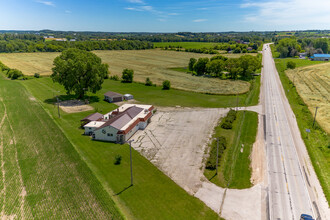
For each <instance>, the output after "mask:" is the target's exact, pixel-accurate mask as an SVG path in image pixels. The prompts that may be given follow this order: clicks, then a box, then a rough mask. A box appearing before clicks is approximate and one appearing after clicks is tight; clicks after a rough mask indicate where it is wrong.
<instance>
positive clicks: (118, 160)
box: [114, 154, 121, 165]
mask: <svg viewBox="0 0 330 220" xmlns="http://www.w3.org/2000/svg"><path fill="white" fill-rule="evenodd" d="M120 163H121V155H119V154H117V155H116V156H115V162H114V164H115V165H119V164H120Z"/></svg>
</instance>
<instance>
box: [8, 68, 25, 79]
mask: <svg viewBox="0 0 330 220" xmlns="http://www.w3.org/2000/svg"><path fill="white" fill-rule="evenodd" d="M21 76H24V75H23V73H22V72H21V71H19V70H17V69H11V70H9V71H8V77H9V78H11V79H13V80H14V79H18V78H19V77H21Z"/></svg>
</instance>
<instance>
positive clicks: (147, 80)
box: [145, 77, 152, 86]
mask: <svg viewBox="0 0 330 220" xmlns="http://www.w3.org/2000/svg"><path fill="white" fill-rule="evenodd" d="M145 85H146V86H152V82H151V80H150V78H149V77H147V78H146V83H145Z"/></svg>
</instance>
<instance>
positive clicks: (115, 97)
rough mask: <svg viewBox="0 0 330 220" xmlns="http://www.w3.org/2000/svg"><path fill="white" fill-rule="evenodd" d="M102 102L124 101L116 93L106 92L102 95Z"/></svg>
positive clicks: (121, 96) (122, 97) (120, 95)
mask: <svg viewBox="0 0 330 220" xmlns="http://www.w3.org/2000/svg"><path fill="white" fill-rule="evenodd" d="M104 100H105V101H107V102H121V101H124V96H123V95H122V94H119V93H116V92H111V91H109V92H107V93H105V94H104Z"/></svg>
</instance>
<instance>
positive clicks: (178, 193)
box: [21, 77, 218, 219]
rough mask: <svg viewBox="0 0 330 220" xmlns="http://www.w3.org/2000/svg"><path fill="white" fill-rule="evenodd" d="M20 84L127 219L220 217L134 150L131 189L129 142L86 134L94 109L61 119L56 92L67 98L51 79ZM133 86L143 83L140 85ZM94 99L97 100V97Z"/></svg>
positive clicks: (102, 106) (99, 106)
mask: <svg viewBox="0 0 330 220" xmlns="http://www.w3.org/2000/svg"><path fill="white" fill-rule="evenodd" d="M106 82H115V81H111V80H107V81H106ZM21 83H22V84H23V85H24V86H25V87H26V88H27V89H28V90H29V91H30V92H31V93H32V94H33V95H34V96H35V97H36V98H37V100H39V101H38V102H39V103H40V104H41V105H42V106H43V107H44V108H45V109H46V111H47V112H48V113H49V114H50V116H51V117H52V118H53V120H55V122H56V123H57V124H58V126H60V128H61V129H62V130H63V131H64V133H65V135H66V136H67V138H68V139H69V140H70V142H71V143H73V145H74V146H75V149H76V150H77V152H78V153H79V155H80V156H81V158H82V159H83V160H84V161H85V162H86V163H87V164H88V166H89V167H90V168H91V170H92V171H93V173H94V174H95V176H96V177H97V178H98V179H99V180H100V182H101V183H102V185H103V187H104V188H105V189H106V190H107V192H108V193H109V194H110V195H113V198H114V201H115V202H116V204H117V205H118V206H119V208H120V210H121V211H122V212H123V214H124V216H125V217H127V218H128V219H218V216H217V214H216V213H215V212H213V211H212V210H211V209H209V208H208V207H207V206H206V205H205V204H204V203H202V202H201V201H200V200H198V199H197V198H194V197H193V196H190V195H189V194H188V193H186V192H185V191H184V190H183V189H182V188H180V187H179V186H178V185H177V184H175V183H174V182H173V181H172V180H171V179H170V178H169V177H167V176H166V175H164V174H163V173H162V172H161V171H159V170H158V169H157V168H156V167H155V166H154V165H152V164H151V163H150V162H149V161H148V160H147V159H145V158H144V157H143V156H141V155H140V154H139V153H138V152H137V151H135V150H133V151H132V156H133V178H134V185H133V186H132V187H130V170H129V166H130V165H129V146H128V145H118V144H113V143H105V142H97V141H92V140H91V139H90V137H87V136H83V135H82V133H83V130H82V129H79V127H80V120H81V119H82V118H84V117H85V116H87V115H89V114H91V113H93V112H94V111H89V112H81V113H74V114H68V113H65V112H63V111H61V118H58V116H57V109H56V108H55V106H54V105H53V104H52V103H51V100H52V99H53V97H54V94H60V95H63V96H64V94H65V92H64V90H63V87H62V86H60V85H59V84H53V83H52V81H51V80H50V79H49V78H47V77H44V78H41V79H31V80H27V81H22V82H21ZM115 83H117V84H118V85H121V86H122V87H125V86H126V84H122V83H120V82H115ZM114 85H116V84H114ZM118 85H117V86H118ZM133 85H137V86H141V87H145V86H144V85H141V84H133ZM110 88H111V87H110ZM152 88H155V87H152ZM56 91H59V93H56ZM160 91H161V90H160ZM180 92H181V91H180ZM102 94H103V91H102V92H101V93H100V94H98V95H99V97H102ZM92 98H93V99H97V97H94V96H92ZM91 105H92V106H93V107H94V108H95V109H96V110H98V111H100V112H103V113H105V112H109V111H111V110H113V109H115V108H116V107H117V106H115V105H114V104H109V103H107V102H105V101H103V100H100V101H99V102H94V103H92V104H91ZM118 154H119V155H121V156H122V162H121V164H120V165H114V158H115V156H116V155H118Z"/></svg>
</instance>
